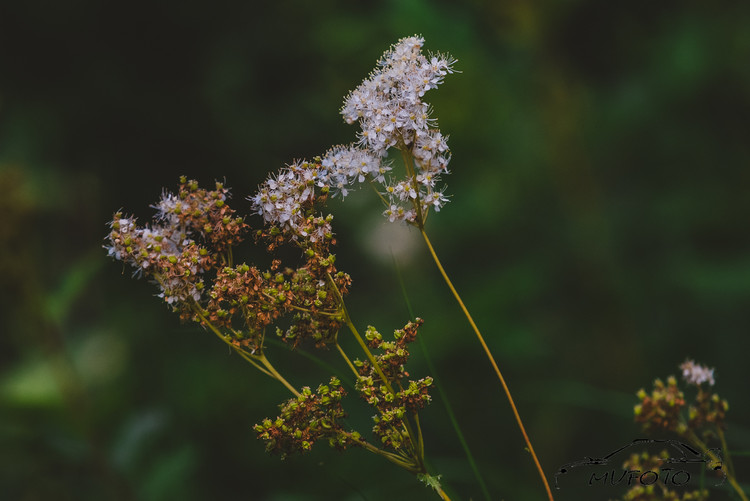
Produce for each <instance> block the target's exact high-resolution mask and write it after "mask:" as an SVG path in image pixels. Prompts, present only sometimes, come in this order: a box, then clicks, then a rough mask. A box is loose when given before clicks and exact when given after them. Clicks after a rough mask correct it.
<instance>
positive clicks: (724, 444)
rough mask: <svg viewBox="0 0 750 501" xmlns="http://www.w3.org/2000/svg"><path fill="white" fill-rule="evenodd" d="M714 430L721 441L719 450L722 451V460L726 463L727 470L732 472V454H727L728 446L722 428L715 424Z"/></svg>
mask: <svg viewBox="0 0 750 501" xmlns="http://www.w3.org/2000/svg"><path fill="white" fill-rule="evenodd" d="M716 430H717V432H718V435H719V440H720V441H721V450H722V451H724V462H725V463H726V465H727V468H728V469H729V471H731V472H732V473H734V465H733V464H732V456H731V454H729V447H728V446H727V439H726V437H725V436H724V430H722V429H721V426H717V427H716Z"/></svg>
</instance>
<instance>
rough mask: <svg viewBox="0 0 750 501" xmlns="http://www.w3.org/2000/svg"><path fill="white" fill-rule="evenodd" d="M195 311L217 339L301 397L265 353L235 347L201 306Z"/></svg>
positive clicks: (195, 306) (196, 306)
mask: <svg viewBox="0 0 750 501" xmlns="http://www.w3.org/2000/svg"><path fill="white" fill-rule="evenodd" d="M193 309H194V311H195V314H196V315H198V318H200V319H201V321H202V322H203V324H204V325H206V326H207V327H208V328H209V329H211V332H213V333H214V334H216V337H218V338H219V339H221V340H222V341H224V343H226V344H227V346H229V347H230V348H232V349H233V350H234V351H235V352H236V353H237V354H238V355H239V356H241V357H242V358H243V359H245V360H246V361H247V362H249V363H250V364H252V365H253V367H255V368H256V369H258V370H259V371H261V372H262V373H263V374H265V375H266V376H269V377H271V378H273V379H275V380H277V381H278V382H280V383H281V384H283V385H284V386H285V387H286V388H287V389H288V390H289V391H291V392H292V393H293V394H294V396H296V397H298V396H299V392H298V391H297V390H296V389H295V388H294V386H292V385H291V384H289V381H287V380H286V379H284V377H283V376H282V375H281V374H279V372H278V371H277V370H276V369H275V368H274V366H273V365H271V362H270V361H269V360H268V359H267V358H266V356H265V355H264V354H263V353H260V354H259V355H255V354H250V353H247V352H246V351H245V350H243V349H242V348H240V347H239V346H235V345H234V344H232V342H231V341H229V340H228V339H227V338H226V336H224V335H223V334H222V333H221V331H220V330H219V329H217V328H216V326H215V325H214V324H212V323H211V322H210V321H209V320H208V319H207V318H206V316H205V314H204V312H203V309H202V308H200V306H199V305H197V304H196V305H194V308H193ZM258 362H260V363H261V364H262V365H263V366H262V367H261V365H258Z"/></svg>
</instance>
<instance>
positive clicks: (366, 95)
mask: <svg viewBox="0 0 750 501" xmlns="http://www.w3.org/2000/svg"><path fill="white" fill-rule="evenodd" d="M423 45H424V38H422V37H417V36H413V37H408V38H402V39H401V40H399V41H398V43H396V44H395V45H394V46H393V47H391V49H390V50H388V51H386V53H385V54H383V57H382V58H381V59H380V61H379V62H378V67H377V68H375V70H374V71H373V72H372V74H371V75H370V77H369V78H368V79H367V80H365V81H364V82H362V83H361V84H360V85H359V86H358V87H357V88H356V89H354V90H353V91H352V92H351V93H350V94H349V96H347V98H346V100H345V101H344V106H343V107H342V109H341V114H342V115H343V117H344V120H346V122H347V123H350V124H352V123H354V122H357V121H359V123H360V126H361V128H362V132H361V135H360V142H361V143H362V144H363V145H366V146H367V147H368V148H370V149H371V150H373V151H374V152H376V153H379V154H381V155H384V154H385V151H386V150H387V149H388V148H390V147H392V146H396V145H398V144H404V145H410V144H412V143H413V142H414V140H415V139H416V138H417V137H418V136H420V135H422V134H424V133H426V132H427V130H428V129H429V128H430V126H431V125H432V123H433V121H432V120H431V119H430V107H429V105H428V104H427V103H424V102H423V101H422V97H423V96H424V94H425V92H427V91H428V90H430V89H435V88H437V86H438V85H440V84H441V83H442V82H443V78H444V77H445V75H447V74H449V73H453V64H454V63H455V61H454V60H453V59H452V58H450V57H445V56H440V55H433V56H431V57H430V58H428V57H426V56H425V55H423V54H422V46H423Z"/></svg>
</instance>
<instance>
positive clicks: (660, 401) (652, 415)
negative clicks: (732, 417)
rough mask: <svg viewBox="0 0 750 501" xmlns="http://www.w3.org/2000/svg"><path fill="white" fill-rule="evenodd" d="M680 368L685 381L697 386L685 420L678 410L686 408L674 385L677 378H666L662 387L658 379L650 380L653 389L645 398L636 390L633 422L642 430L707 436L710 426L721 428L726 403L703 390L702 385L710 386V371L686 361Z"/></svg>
mask: <svg viewBox="0 0 750 501" xmlns="http://www.w3.org/2000/svg"><path fill="white" fill-rule="evenodd" d="M680 368H681V369H683V376H684V379H685V381H686V382H687V383H688V384H690V385H693V386H697V388H698V392H697V394H696V396H695V400H694V401H693V403H692V404H691V405H689V406H688V412H687V418H686V416H684V415H683V413H682V410H683V408H684V407H685V406H686V400H685V394H684V393H683V391H682V390H681V389H680V388H679V387H678V386H677V379H675V378H674V377H673V376H670V377H669V378H668V379H667V384H666V385H665V384H664V382H662V381H661V380H660V379H657V380H656V381H654V390H653V391H652V393H651V395H648V394H647V393H646V391H645V390H643V389H641V390H639V391H638V398H639V399H640V401H641V403H639V404H638V405H636V406H635V420H636V422H638V423H641V425H642V426H643V429H644V430H645V431H652V430H668V431H674V432H677V433H680V434H684V433H687V432H694V433H699V432H700V433H704V434H710V433H711V429H712V428H713V427H717V428H721V429H723V427H724V417H725V415H726V411H727V410H728V409H729V404H728V403H727V401H726V400H722V399H721V398H719V395H717V394H715V393H712V392H710V391H707V390H705V389H704V388H703V386H702V384H703V383H708V384H709V386H711V385H713V371H714V370H713V369H710V370H709V369H707V368H706V367H704V366H701V365H699V364H695V363H694V362H693V361H692V360H688V361H686V362H685V363H683V364H682V365H680Z"/></svg>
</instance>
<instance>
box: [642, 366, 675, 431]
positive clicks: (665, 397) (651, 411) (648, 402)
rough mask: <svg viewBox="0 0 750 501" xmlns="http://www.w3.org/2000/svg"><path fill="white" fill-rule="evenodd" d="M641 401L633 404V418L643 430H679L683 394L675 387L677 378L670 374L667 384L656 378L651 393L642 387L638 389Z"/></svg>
mask: <svg viewBox="0 0 750 501" xmlns="http://www.w3.org/2000/svg"><path fill="white" fill-rule="evenodd" d="M638 398H639V399H640V401H641V403H640V404H638V405H636V406H635V420H636V422H638V423H641V424H642V425H643V429H644V430H645V431H652V430H655V431H675V432H679V431H681V429H682V427H683V425H682V422H681V411H682V408H683V407H684V406H685V395H684V393H683V392H682V391H681V390H680V389H679V388H678V387H677V379H675V378H674V377H673V376H670V377H669V378H668V379H667V384H666V385H665V384H664V381H662V380H661V379H657V380H656V381H654V389H653V391H652V392H651V395H649V394H647V393H646V391H645V390H644V389H641V390H639V391H638Z"/></svg>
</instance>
